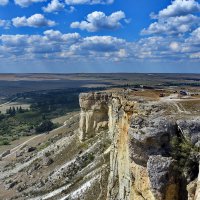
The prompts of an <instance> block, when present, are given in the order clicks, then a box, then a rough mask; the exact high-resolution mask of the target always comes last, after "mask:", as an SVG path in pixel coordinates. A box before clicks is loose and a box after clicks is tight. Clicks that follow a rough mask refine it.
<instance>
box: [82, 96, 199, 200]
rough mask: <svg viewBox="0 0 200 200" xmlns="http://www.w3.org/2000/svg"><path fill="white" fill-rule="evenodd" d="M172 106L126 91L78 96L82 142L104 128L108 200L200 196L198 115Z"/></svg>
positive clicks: (190, 197)
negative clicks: (108, 153) (106, 145)
mask: <svg viewBox="0 0 200 200" xmlns="http://www.w3.org/2000/svg"><path fill="white" fill-rule="evenodd" d="M172 105H174V102H172V103H169V102H162V101H159V100H147V99H146V100H145V98H140V97H136V96H134V95H131V94H129V93H127V92H122V93H109V92H103V93H89V94H81V95H80V107H81V114H80V128H79V131H80V139H81V141H85V140H87V139H89V138H91V137H94V136H95V135H96V134H99V132H100V131H101V130H106V129H109V132H108V136H107V137H108V138H109V139H110V148H109V149H108V150H109V151H110V172H109V177H108V179H109V180H108V186H107V200H145V199H146V200H178V199H183V200H184V199H193V200H198V199H200V177H198V172H199V145H200V119H199V116H198V115H197V116H194V115H193V114H192V113H190V114H188V113H187V114H184V115H183V114H181V115H180V113H178V111H177V108H176V106H172ZM199 176H200V175H199Z"/></svg>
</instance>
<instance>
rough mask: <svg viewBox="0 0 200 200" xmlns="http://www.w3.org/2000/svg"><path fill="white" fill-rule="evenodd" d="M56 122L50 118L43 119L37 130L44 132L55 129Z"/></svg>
mask: <svg viewBox="0 0 200 200" xmlns="http://www.w3.org/2000/svg"><path fill="white" fill-rule="evenodd" d="M53 128H54V124H53V122H51V121H50V120H45V121H43V122H42V123H41V124H40V125H39V126H37V127H36V129H35V130H36V132H38V133H43V132H48V131H51V130H53Z"/></svg>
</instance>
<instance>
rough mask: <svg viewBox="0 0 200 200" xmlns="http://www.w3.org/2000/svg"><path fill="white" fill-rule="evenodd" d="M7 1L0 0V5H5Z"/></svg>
mask: <svg viewBox="0 0 200 200" xmlns="http://www.w3.org/2000/svg"><path fill="white" fill-rule="evenodd" d="M8 3H9V0H0V6H5V5H7V4H8Z"/></svg>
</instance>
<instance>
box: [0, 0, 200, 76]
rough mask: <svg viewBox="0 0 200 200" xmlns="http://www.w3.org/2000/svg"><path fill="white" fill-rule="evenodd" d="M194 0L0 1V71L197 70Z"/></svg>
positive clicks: (199, 25)
mask: <svg viewBox="0 0 200 200" xmlns="http://www.w3.org/2000/svg"><path fill="white" fill-rule="evenodd" d="M199 17H200V2H199V1H197V0H174V1H169V0H153V1H149V0H140V1H136V0H126V1H122V0H0V72H196V73H200V20H199Z"/></svg>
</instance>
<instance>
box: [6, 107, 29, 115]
mask: <svg viewBox="0 0 200 200" xmlns="http://www.w3.org/2000/svg"><path fill="white" fill-rule="evenodd" d="M27 111H28V109H23V108H22V107H21V106H20V107H14V106H13V107H10V108H9V109H7V110H6V114H7V115H10V116H15V115H16V114H17V113H24V112H27Z"/></svg>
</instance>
